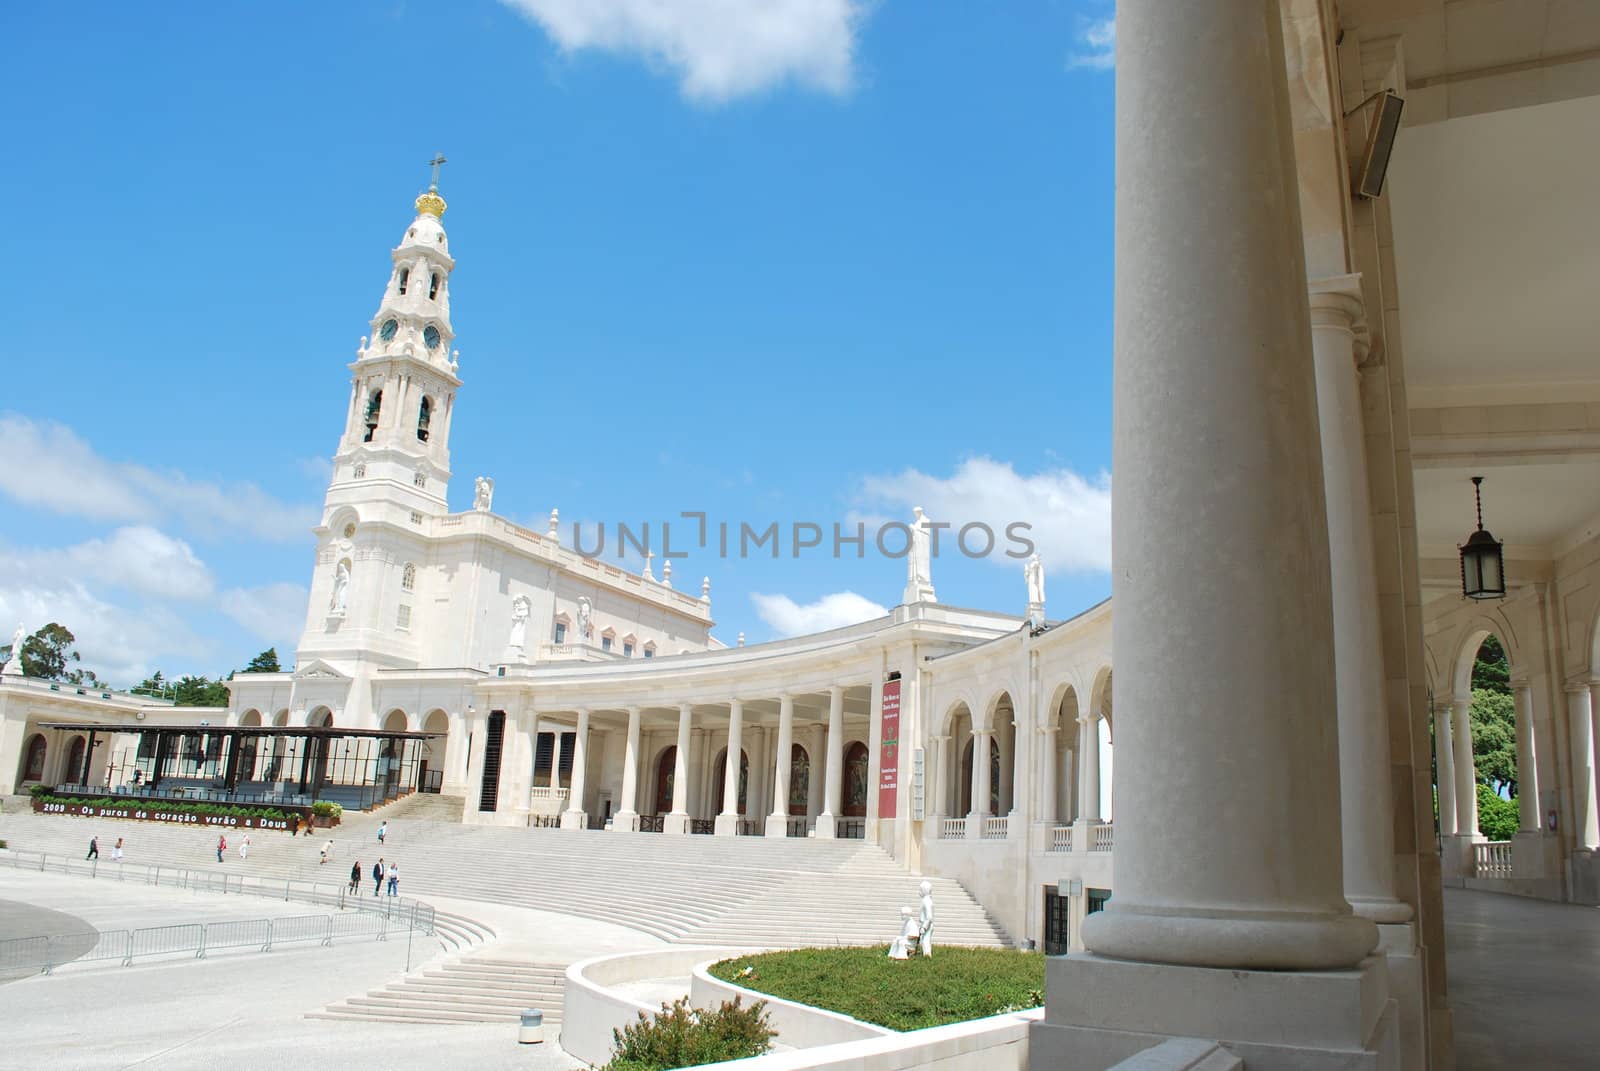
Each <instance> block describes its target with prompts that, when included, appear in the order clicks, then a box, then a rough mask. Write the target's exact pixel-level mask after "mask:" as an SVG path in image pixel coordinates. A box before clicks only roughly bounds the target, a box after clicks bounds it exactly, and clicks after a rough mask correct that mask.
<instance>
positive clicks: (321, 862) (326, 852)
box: [317, 844, 328, 866]
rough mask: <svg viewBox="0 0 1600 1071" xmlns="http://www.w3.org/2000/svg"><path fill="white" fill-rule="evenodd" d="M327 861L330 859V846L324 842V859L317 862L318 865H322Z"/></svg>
mask: <svg viewBox="0 0 1600 1071" xmlns="http://www.w3.org/2000/svg"><path fill="white" fill-rule="evenodd" d="M327 861H328V846H327V845H326V844H324V845H323V846H322V859H321V861H320V862H318V863H317V865H318V866H321V865H322V864H323V863H326V862H327Z"/></svg>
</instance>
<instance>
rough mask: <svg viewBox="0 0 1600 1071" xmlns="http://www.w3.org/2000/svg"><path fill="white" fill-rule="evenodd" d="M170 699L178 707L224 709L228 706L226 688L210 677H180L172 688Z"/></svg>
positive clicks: (220, 682)
mask: <svg viewBox="0 0 1600 1071" xmlns="http://www.w3.org/2000/svg"><path fill="white" fill-rule="evenodd" d="M172 699H173V702H175V703H177V705H178V706H180V707H225V706H227V705H228V686H227V685H226V684H224V683H223V682H222V681H220V680H217V681H214V680H212V679H211V678H210V677H196V676H192V675H190V676H185V677H180V678H179V679H178V683H177V684H176V685H175V686H174V691H173V696H172Z"/></svg>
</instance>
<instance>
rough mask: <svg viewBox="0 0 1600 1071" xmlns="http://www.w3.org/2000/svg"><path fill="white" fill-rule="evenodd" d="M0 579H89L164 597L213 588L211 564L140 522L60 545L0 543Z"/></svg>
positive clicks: (198, 594)
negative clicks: (43, 547) (32, 547)
mask: <svg viewBox="0 0 1600 1071" xmlns="http://www.w3.org/2000/svg"><path fill="white" fill-rule="evenodd" d="M0 583H6V584H17V585H27V584H34V585H37V584H70V583H78V584H89V583H92V584H93V585H94V586H95V587H101V588H104V587H114V588H122V589H124V590H127V591H134V592H138V593H139V594H141V595H154V596H157V597H159V598H165V599H205V598H209V597H210V595H211V592H212V588H213V583H212V579H211V570H210V569H208V568H207V567H206V563H205V562H203V561H201V560H200V559H199V558H198V557H196V556H195V553H194V551H193V549H191V548H190V546H189V544H187V543H185V542H184V541H183V540H181V539H173V538H172V537H171V536H168V535H165V534H164V533H162V532H158V531H156V530H155V529H154V528H149V527H146V526H144V525H136V526H133V527H129V528H118V529H116V530H115V531H114V532H112V533H111V534H110V535H109V536H107V537H105V538H104V539H90V540H88V541H86V542H83V543H78V544H75V545H73V546H70V547H62V548H59V549H57V548H52V549H47V550H16V549H13V548H9V547H4V546H0Z"/></svg>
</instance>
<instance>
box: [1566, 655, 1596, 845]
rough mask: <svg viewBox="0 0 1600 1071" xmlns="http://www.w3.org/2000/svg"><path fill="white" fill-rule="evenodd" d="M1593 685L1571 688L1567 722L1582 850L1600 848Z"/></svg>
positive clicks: (1574, 814)
mask: <svg viewBox="0 0 1600 1071" xmlns="http://www.w3.org/2000/svg"><path fill="white" fill-rule="evenodd" d="M1589 687H1590V686H1589V685H1588V684H1585V683H1583V682H1581V681H1575V682H1573V683H1571V684H1568V685H1567V721H1568V723H1569V725H1570V726H1571V730H1572V824H1573V827H1574V828H1573V831H1572V834H1573V839H1574V841H1575V846H1576V847H1578V848H1588V849H1590V850H1591V851H1592V850H1594V849H1595V848H1597V847H1600V814H1597V812H1596V807H1595V780H1594V736H1593V720H1594V719H1593V713H1592V711H1591V710H1590V699H1589Z"/></svg>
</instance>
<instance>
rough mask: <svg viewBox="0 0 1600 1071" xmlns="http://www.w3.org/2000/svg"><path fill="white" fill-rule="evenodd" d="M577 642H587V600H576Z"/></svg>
mask: <svg viewBox="0 0 1600 1071" xmlns="http://www.w3.org/2000/svg"><path fill="white" fill-rule="evenodd" d="M578 642H579V643H588V642H589V600H588V599H579V600H578Z"/></svg>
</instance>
